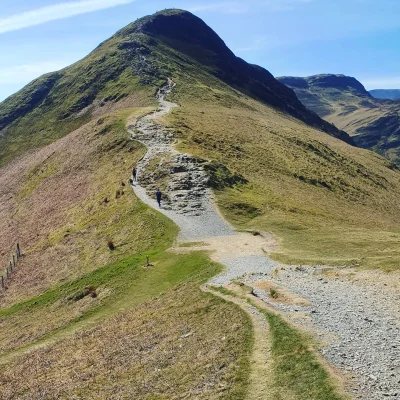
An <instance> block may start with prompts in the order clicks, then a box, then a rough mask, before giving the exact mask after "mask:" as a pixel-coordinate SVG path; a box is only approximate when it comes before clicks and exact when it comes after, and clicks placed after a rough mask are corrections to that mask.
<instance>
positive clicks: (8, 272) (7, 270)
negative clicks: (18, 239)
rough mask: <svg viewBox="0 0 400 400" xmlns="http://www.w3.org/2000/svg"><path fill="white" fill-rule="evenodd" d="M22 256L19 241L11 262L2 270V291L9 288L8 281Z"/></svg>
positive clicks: (0, 281)
mask: <svg viewBox="0 0 400 400" xmlns="http://www.w3.org/2000/svg"><path fill="white" fill-rule="evenodd" d="M21 257H22V253H21V247H20V245H19V243H17V246H16V251H15V254H12V256H11V259H10V264H9V265H7V267H6V268H5V269H4V270H3V271H2V272H1V276H0V291H5V290H7V288H8V282H9V281H10V280H11V278H12V276H13V274H14V272H15V270H16V269H17V266H18V261H19V260H20V258H21Z"/></svg>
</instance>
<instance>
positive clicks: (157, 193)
mask: <svg viewBox="0 0 400 400" xmlns="http://www.w3.org/2000/svg"><path fill="white" fill-rule="evenodd" d="M161 197H162V193H161V191H160V189H157V191H156V198H157V203H158V207H160V208H161Z"/></svg>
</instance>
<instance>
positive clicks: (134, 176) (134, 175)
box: [132, 167, 137, 182]
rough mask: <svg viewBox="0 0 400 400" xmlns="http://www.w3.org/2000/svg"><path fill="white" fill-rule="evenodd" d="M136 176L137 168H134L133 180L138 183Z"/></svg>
mask: <svg viewBox="0 0 400 400" xmlns="http://www.w3.org/2000/svg"><path fill="white" fill-rule="evenodd" d="M136 175H137V170H136V168H135V167H133V168H132V178H133V180H134V181H135V182H136V181H137V179H136Z"/></svg>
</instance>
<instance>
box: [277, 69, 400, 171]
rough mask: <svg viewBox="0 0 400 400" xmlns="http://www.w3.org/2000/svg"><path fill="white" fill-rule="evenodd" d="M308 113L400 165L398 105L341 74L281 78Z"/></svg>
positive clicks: (360, 144) (399, 117) (396, 101)
mask: <svg viewBox="0 0 400 400" xmlns="http://www.w3.org/2000/svg"><path fill="white" fill-rule="evenodd" d="M278 79H279V80H280V81H281V82H282V83H285V84H286V85H288V87H290V88H292V89H293V90H295V92H296V94H297V96H298V98H299V99H300V100H301V102H302V103H303V104H305V105H306V106H307V107H308V108H309V109H310V110H313V111H314V112H316V113H317V114H318V115H319V116H321V117H322V118H324V119H326V120H327V121H329V122H331V123H333V124H334V125H335V126H337V127H338V128H340V129H343V130H344V131H346V132H347V133H349V134H350V135H351V136H352V137H353V139H354V141H355V142H356V144H357V145H358V146H359V147H363V148H366V149H370V150H373V151H376V152H377V153H378V154H381V155H383V156H385V157H386V158H388V159H389V160H391V161H393V162H395V163H397V164H399V163H400V102H399V101H398V100H382V99H378V98H375V97H372V96H371V94H370V93H369V92H367V91H366V90H365V89H364V87H363V86H362V85H361V83H360V82H358V81H357V80H356V79H354V78H350V77H346V76H344V75H329V74H327V75H315V76H311V77H308V78H295V77H282V78H278Z"/></svg>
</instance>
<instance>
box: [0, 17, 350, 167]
mask: <svg viewBox="0 0 400 400" xmlns="http://www.w3.org/2000/svg"><path fill="white" fill-rule="evenodd" d="M178 53H179V54H178ZM177 71H179V72H182V73H183V72H185V71H186V72H187V73H189V71H190V73H191V74H192V75H193V76H194V77H195V76H196V75H198V74H204V73H208V74H210V75H212V76H214V77H215V78H217V79H218V80H219V81H220V82H224V83H225V84H226V85H229V86H231V87H232V88H235V89H236V90H238V91H240V92H242V93H245V94H246V95H248V96H251V97H253V98H255V99H258V100H260V101H262V102H264V103H265V104H267V105H270V106H272V107H274V108H277V109H279V110H281V111H282V112H284V113H286V114H289V115H291V116H293V117H295V118H298V119H300V120H301V121H303V122H305V123H306V124H308V125H310V126H313V127H315V128H317V129H320V130H322V131H324V132H326V133H329V134H330V135H332V136H335V137H338V138H340V139H342V140H344V141H347V142H349V143H352V140H351V139H350V138H349V136H348V135H347V134H346V133H344V132H341V131H339V130H338V129H337V128H335V127H334V126H332V125H330V124H328V123H326V122H325V121H324V120H322V119H321V118H319V117H318V116H317V115H315V114H314V113H312V112H310V111H309V110H307V109H306V108H305V107H304V106H303V104H301V102H300V101H299V100H298V99H297V97H296V96H295V94H294V93H293V91H292V90H290V89H289V88H287V87H286V86H285V85H282V84H281V83H280V82H278V81H277V80H276V79H275V78H274V77H273V76H272V75H271V74H270V73H269V72H268V71H267V70H265V69H264V68H261V67H259V66H256V65H250V64H248V63H246V62H245V61H243V60H242V59H240V58H237V57H236V56H235V55H234V54H233V53H232V52H231V51H230V50H229V49H228V47H227V46H226V45H225V43H224V42H223V41H222V39H221V38H220V37H219V36H218V35H217V34H216V33H215V32H214V31H213V30H212V29H211V28H209V27H208V26H207V25H206V24H205V23H204V22H203V21H202V20H201V19H199V18H197V17H196V16H194V15H193V14H191V13H189V12H185V11H180V10H169V11H164V12H161V13H157V14H155V15H153V16H149V17H144V18H142V19H139V20H138V21H136V22H134V23H132V24H130V25H128V26H127V27H125V28H124V29H122V30H120V31H119V32H117V33H116V34H115V35H114V36H113V37H112V38H110V39H109V40H107V41H105V42H104V43H102V44H101V45H100V46H98V47H97V48H96V49H95V50H94V51H93V52H92V53H91V54H90V55H89V56H87V57H85V58H84V59H83V60H81V61H79V62H77V63H76V64H74V65H71V66H70V67H67V68H65V69H63V70H61V71H59V72H56V73H51V74H47V75H44V76H42V77H41V78H39V79H37V80H35V81H33V82H32V83H30V84H29V85H27V86H26V87H25V88H23V89H22V90H21V91H19V92H18V93H16V94H14V95H13V96H11V97H9V98H8V99H6V100H5V101H4V102H2V103H1V104H0V132H1V136H2V138H1V140H0V145H1V146H0V147H2V148H3V149H4V148H11V149H13V148H14V149H15V148H18V149H20V150H21V151H22V150H26V149H29V148H31V147H35V146H38V145H41V144H45V143H48V142H50V141H51V140H53V139H54V138H57V137H60V136H63V135H65V134H66V133H68V132H69V131H71V130H74V129H76V128H77V127H79V126H81V125H82V124H84V123H86V122H87V121H88V119H90V116H91V115H92V114H93V113H102V112H103V110H107V111H109V110H110V109H115V105H116V103H120V104H123V103H124V102H125V104H131V105H135V104H136V103H137V101H138V97H140V98H141V100H144V99H147V102H148V103H149V104H150V103H151V102H152V99H151V97H152V94H153V92H154V87H155V86H159V85H160V84H161V82H163V81H165V79H166V78H167V77H168V76H173V74H174V73H176V72H177ZM133 92H135V93H136V95H135V96H134V98H133V97H132V93H133ZM117 107H118V106H117ZM6 143H8V145H6ZM11 155H12V154H11ZM11 155H10V154H4V152H2V151H0V159H3V160H4V159H8V158H9V157H10V156H11Z"/></svg>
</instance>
